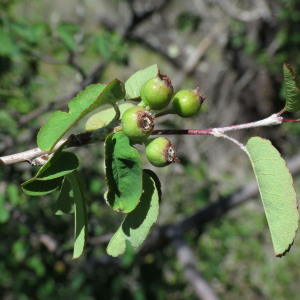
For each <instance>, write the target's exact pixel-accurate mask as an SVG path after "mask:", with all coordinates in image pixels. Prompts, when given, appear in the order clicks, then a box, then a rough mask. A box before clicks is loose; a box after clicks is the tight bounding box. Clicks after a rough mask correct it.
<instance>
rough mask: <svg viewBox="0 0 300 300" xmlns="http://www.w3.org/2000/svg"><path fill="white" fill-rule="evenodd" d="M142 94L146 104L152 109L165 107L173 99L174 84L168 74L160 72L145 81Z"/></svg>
mask: <svg viewBox="0 0 300 300" xmlns="http://www.w3.org/2000/svg"><path fill="white" fill-rule="evenodd" d="M140 94H141V98H142V100H143V101H144V103H145V105H149V107H150V108H151V109H154V110H158V109H163V108H165V107H166V106H167V105H168V104H169V103H170V101H171V98H172V95H173V85H172V83H171V80H170V78H169V77H168V76H167V75H165V74H161V73H160V72H158V74H157V76H155V77H152V78H150V79H149V80H148V81H146V82H145V83H144V85H143V86H142V88H141V93H140Z"/></svg>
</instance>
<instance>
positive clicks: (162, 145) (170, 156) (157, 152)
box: [146, 137, 179, 167]
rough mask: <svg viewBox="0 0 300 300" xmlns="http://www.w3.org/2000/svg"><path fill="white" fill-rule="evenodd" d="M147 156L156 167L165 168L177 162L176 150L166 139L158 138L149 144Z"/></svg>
mask: <svg viewBox="0 0 300 300" xmlns="http://www.w3.org/2000/svg"><path fill="white" fill-rule="evenodd" d="M146 156H147V158H148V160H149V162H150V163H151V164H152V165H153V166H155V167H165V166H167V165H169V164H171V163H173V162H175V161H179V160H178V159H177V158H176V148H175V147H174V146H173V145H172V144H171V142H170V141H169V140H168V139H167V138H165V137H158V138H155V139H152V140H150V141H149V142H147V145H146Z"/></svg>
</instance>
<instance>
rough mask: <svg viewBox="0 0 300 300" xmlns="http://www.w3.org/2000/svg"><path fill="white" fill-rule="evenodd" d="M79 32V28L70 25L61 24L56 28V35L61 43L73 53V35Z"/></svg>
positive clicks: (74, 44) (74, 45)
mask: <svg viewBox="0 0 300 300" xmlns="http://www.w3.org/2000/svg"><path fill="white" fill-rule="evenodd" d="M79 30H80V27H79V26H78V25H76V24H72V23H62V24H59V25H58V27H57V33H58V35H59V37H60V38H61V40H62V42H63V43H64V44H65V45H66V47H67V48H68V49H69V50H71V51H73V52H74V51H75V48H76V43H75V39H74V34H75V33H77V32H78V31H79Z"/></svg>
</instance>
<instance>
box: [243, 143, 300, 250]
mask: <svg viewBox="0 0 300 300" xmlns="http://www.w3.org/2000/svg"><path fill="white" fill-rule="evenodd" d="M246 148H247V150H248V152H249V157H250V160H251V163H252V166H253V169H254V173H255V176H256V179H257V183H258V188H259V191H260V195H261V199H262V202H263V206H264V209H265V214H266V217H267V221H268V224H269V228H270V232H271V237H272V242H273V247H274V251H275V255H276V256H282V255H284V254H285V253H286V252H287V251H288V250H289V248H290V246H291V245H292V244H293V241H294V238H295V234H296V231H297V229H298V222H299V213H298V202H297V196H296V192H295V189H294V184H293V178H292V176H291V174H290V172H289V170H288V168H287V166H286V163H285V161H284V159H283V158H282V157H281V155H280V153H279V152H278V151H277V150H276V148H274V147H273V145H272V144H271V142H270V141H269V140H266V139H262V138H260V137H253V138H251V139H250V140H249V141H248V143H247V146H246Z"/></svg>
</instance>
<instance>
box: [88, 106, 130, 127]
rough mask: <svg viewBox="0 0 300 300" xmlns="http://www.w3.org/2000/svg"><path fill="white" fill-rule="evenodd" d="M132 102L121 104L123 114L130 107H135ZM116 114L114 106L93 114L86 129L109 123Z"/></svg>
mask: <svg viewBox="0 0 300 300" xmlns="http://www.w3.org/2000/svg"><path fill="white" fill-rule="evenodd" d="M133 106H134V105H133V104H132V103H123V104H120V105H119V109H120V112H121V116H122V114H123V113H124V112H125V111H126V110H127V109H128V108H131V107H133ZM115 116H116V111H115V109H114V108H113V107H111V108H108V109H104V110H101V111H100V112H98V113H96V114H94V115H92V116H91V117H90V118H89V119H88V120H87V122H86V124H85V130H86V131H93V130H96V129H99V128H102V127H104V126H106V125H108V124H109V123H110V122H111V121H112V120H113V118H114V117H115Z"/></svg>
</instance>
